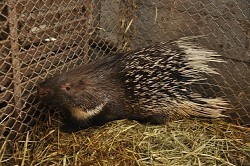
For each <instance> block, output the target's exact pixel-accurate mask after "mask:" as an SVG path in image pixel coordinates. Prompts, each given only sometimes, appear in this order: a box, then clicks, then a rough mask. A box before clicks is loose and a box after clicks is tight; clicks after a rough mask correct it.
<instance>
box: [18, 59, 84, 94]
mask: <svg viewBox="0 0 250 166" xmlns="http://www.w3.org/2000/svg"><path fill="white" fill-rule="evenodd" d="M80 61H82V60H81V59H79V58H76V59H73V60H71V61H68V62H65V63H63V64H60V65H58V66H56V67H55V68H53V69H50V70H49V72H50V73H52V75H54V74H55V73H57V71H65V69H67V68H69V69H71V68H73V67H74V66H75V65H76V64H77V63H78V62H80ZM46 77H48V72H47V70H45V71H44V72H42V73H41V74H39V76H36V77H33V78H30V79H29V81H25V82H22V87H23V88H25V89H31V88H32V87H33V86H34V82H42V80H44V78H46ZM39 80H40V81H39Z"/></svg>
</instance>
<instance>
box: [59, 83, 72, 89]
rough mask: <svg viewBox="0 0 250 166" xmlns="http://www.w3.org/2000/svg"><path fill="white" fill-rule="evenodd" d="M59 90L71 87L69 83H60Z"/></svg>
mask: <svg viewBox="0 0 250 166" xmlns="http://www.w3.org/2000/svg"><path fill="white" fill-rule="evenodd" d="M60 89H61V90H66V91H69V90H70V89H71V86H70V84H69V83H66V84H64V85H61V87H60Z"/></svg>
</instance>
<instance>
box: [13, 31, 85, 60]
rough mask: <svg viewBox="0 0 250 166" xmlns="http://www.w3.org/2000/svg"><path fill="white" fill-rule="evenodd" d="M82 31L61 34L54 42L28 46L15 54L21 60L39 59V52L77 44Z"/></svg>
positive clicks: (44, 52)
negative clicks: (25, 49) (28, 47)
mask: <svg viewBox="0 0 250 166" xmlns="http://www.w3.org/2000/svg"><path fill="white" fill-rule="evenodd" d="M83 34H85V33H84V32H80V33H78V34H66V35H62V36H61V38H59V39H57V40H56V41H54V42H48V43H44V45H40V46H38V47H35V48H30V49H29V50H27V51H23V52H19V53H18V54H17V56H18V57H19V58H20V59H22V62H25V63H27V62H29V61H32V60H36V59H40V58H41V56H42V55H41V54H46V53H50V52H54V51H57V50H59V49H64V48H65V47H67V46H69V45H72V44H74V43H75V44H77V43H79V42H80V41H81V40H82V35H83Z"/></svg>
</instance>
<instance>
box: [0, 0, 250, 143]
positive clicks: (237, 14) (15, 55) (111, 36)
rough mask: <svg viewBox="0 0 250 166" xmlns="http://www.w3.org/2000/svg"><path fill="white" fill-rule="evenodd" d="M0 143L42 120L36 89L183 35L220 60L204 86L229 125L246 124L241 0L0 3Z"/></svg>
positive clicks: (247, 30) (249, 20)
mask: <svg viewBox="0 0 250 166" xmlns="http://www.w3.org/2000/svg"><path fill="white" fill-rule="evenodd" d="M0 11H1V12H0V54H1V56H0V95H1V101H0V109H1V111H0V136H1V140H6V139H7V140H13V139H16V138H18V137H19V136H20V135H22V134H23V133H25V132H27V131H28V130H30V129H32V127H33V126H34V125H35V123H36V122H37V121H38V120H40V119H43V118H44V113H43V112H45V111H46V110H45V111H44V108H43V107H42V106H39V105H38V101H37V99H36V97H35V96H36V92H35V89H36V84H37V83H39V82H41V81H42V80H44V79H45V78H46V77H49V76H52V75H54V74H56V73H61V72H64V71H67V70H69V69H71V68H74V67H76V66H78V65H81V64H83V63H87V62H89V61H90V60H94V59H96V58H98V57H101V56H104V55H109V54H112V53H114V52H123V51H129V50H132V49H135V48H138V47H142V46H146V45H150V44H153V43H155V42H159V41H167V40H171V39H177V38H180V37H183V36H193V35H206V36H207V37H206V39H204V40H201V41H200V43H201V44H202V45H204V46H206V47H207V48H210V49H214V50H216V51H217V52H219V53H220V54H221V55H222V57H223V59H224V60H225V61H227V63H226V64H224V65H222V66H216V67H217V68H218V69H219V71H220V73H222V77H220V78H214V79H213V82H212V83H211V84H213V85H216V86H217V87H219V89H220V91H216V90H214V89H212V88H211V87H210V86H208V89H202V88H201V89H199V90H201V91H204V93H211V94H213V95H215V96H223V97H226V98H227V99H228V100H229V101H230V102H231V104H232V109H231V111H230V113H229V114H230V117H231V120H232V121H234V122H235V123H236V124H239V125H250V2H249V1H248V0H220V1H219V0H207V1H200V0H113V1H111V0H109V1H108V0H104V1H101V0H94V1H93V0H43V1H42V0H4V1H1V2H0Z"/></svg>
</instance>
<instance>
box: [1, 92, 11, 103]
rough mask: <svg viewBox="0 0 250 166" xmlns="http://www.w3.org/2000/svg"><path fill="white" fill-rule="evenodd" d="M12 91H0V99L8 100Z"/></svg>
mask: <svg viewBox="0 0 250 166" xmlns="http://www.w3.org/2000/svg"><path fill="white" fill-rule="evenodd" d="M12 91H13V89H8V91H5V92H2V93H0V98H1V101H6V102H9V101H10V99H11V98H12V96H13V93H12Z"/></svg>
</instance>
